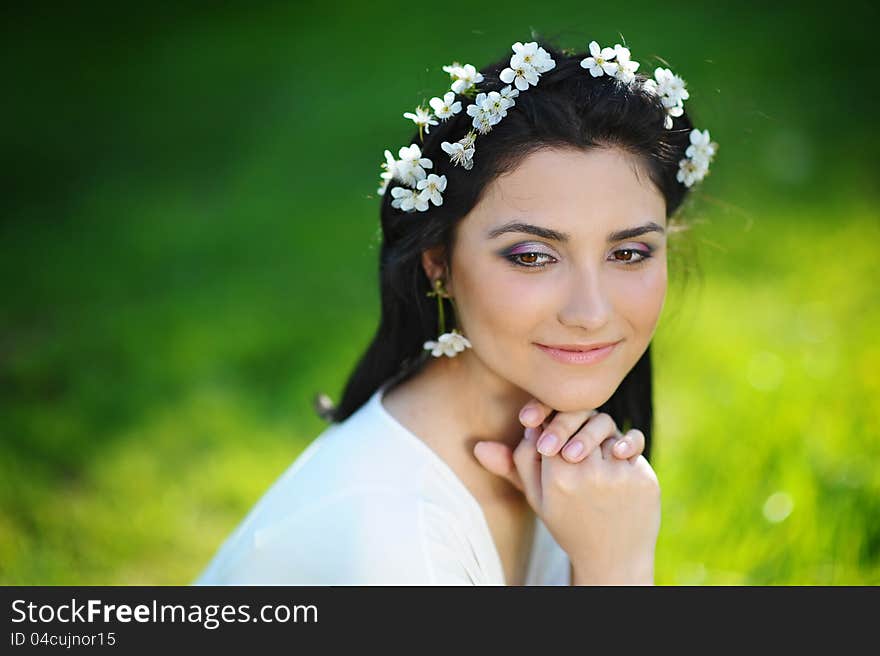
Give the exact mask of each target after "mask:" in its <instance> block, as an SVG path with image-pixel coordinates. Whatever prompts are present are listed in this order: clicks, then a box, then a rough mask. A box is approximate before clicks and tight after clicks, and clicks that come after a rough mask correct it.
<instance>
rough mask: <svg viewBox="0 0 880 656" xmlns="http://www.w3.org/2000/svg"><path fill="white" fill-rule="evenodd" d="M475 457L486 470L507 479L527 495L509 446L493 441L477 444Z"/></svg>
mask: <svg viewBox="0 0 880 656" xmlns="http://www.w3.org/2000/svg"><path fill="white" fill-rule="evenodd" d="M474 457H475V458H476V459H477V462H479V463H480V464H481V465H483V467H484V468H485V469H487V470H489V471H490V472H492V473H493V474H497V475H498V476H500V477H501V478H504V479H506V480H507V481H508V482H510V483H511V484H512V485H513V486H514V487H516V488H517V489H518V490H519V491H520V492H522V493H523V494H525V486H524V485H523V481H522V478H520V475H519V472H518V471H517V469H516V465H515V464H514V462H513V449H511V448H510V447H509V446H507V445H506V444H503V443H502V442H493V441H491V440H489V441H484V442H477V443H476V444H475V445H474Z"/></svg>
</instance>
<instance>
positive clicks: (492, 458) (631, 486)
mask: <svg viewBox="0 0 880 656" xmlns="http://www.w3.org/2000/svg"><path fill="white" fill-rule="evenodd" d="M528 409H537V410H538V414H537V415H532V416H528V415H527V412H526V411H527V410H528ZM551 411H552V410H550V409H549V408H547V407H546V406H542V404H540V403H538V402H537V401H532V402H530V403H529V404H528V405H527V406H526V407H525V408H524V409H523V412H522V413H521V415H520V417H521V421H522V422H523V424H525V425H526V429H525V431H524V436H523V439H522V440H521V441H520V443H519V444H518V446H517V447H516V448H515V449H513V450H512V451H511V449H510V447H508V446H507V445H505V444H502V443H499V442H479V443H478V444H477V445H476V446H475V447H474V455H475V456H476V458H477V460H478V461H479V462H480V463H481V464H482V465H483V466H484V467H485V468H486V469H488V470H489V471H491V472H493V473H495V474H497V475H499V476H502V477H504V478H506V479H507V480H508V481H510V482H511V483H512V484H513V485H514V486H516V487H517V488H518V489H519V490H520V491H522V492H523V494H524V495H525V497H526V499H527V500H528V502H529V505H530V506H531V507H532V509H533V510H534V511H535V513H536V514H538V516H539V517H541V519H542V520H543V522H544V524H545V525H546V526H547V529H548V530H549V531H550V533H551V534H552V535H553V537H554V539H555V540H556V541H557V543H558V544H559V546H560V547H562V549H564V550H565V552H566V553H567V554H568V556H569V559H570V561H571V563H572V568H573V571H574V577H573V582H574V583H576V584H577V583H578V582H580V583H590V582H591V583H596V584H602V583H612V584H613V583H624V584H625V583H646V582H648V583H652V582H653V568H654V547H655V545H656V541H657V535H658V533H659V529H660V486H659V483H658V481H657V476H656V474H655V473H654V470H653V469H652V468H651V466H650V465H649V464H648V461H647V460H645V458H643V457H642V455H641V452H642V450H643V449H644V434H643V433H642V432H641V431H640V430H638V429H636V428H634V429H632V430H630V431H628V432H627V434H626V435H621V433H620V431H619V430H618V429H617V425H616V424H615V423H614V420H613V419H612V418H611V417H610V415H608V414H606V413H599V412H597V411H595V410H585V411H582V412H567V413H556V416H555V417H553V419H552V420H551V421H549V422H546V421H544V419H545V418H546V417H547V416H548V414H549V413H550V412H551ZM542 429H543V430H542ZM548 433H550V434H554V435H556V436H557V437H558V438H559V439H557V441H556V444H555V445H550V448H545V446H546V444H547V440H543V441H540V442H537V441H536V440H537V439H538V438H539V437H546V435H547V434H548ZM574 443H580V444H581V445H582V449H581V452H580V453H579V454H577V455H574V456H569V455H568V454H569V449H570V448H571V447H570V445H571V444H574ZM618 444H622V445H624V446H621V447H618V446H616V445H618ZM563 445H564V446H563ZM538 448H540V449H541V451H544V452H547V453H549V454H550V455H545V454H544V453H542V452H539V451H538ZM560 449H561V451H562V455H561V456H560V457H557V455H556V454H558V453H559V452H560ZM621 450H622V451H623V452H622V453H621V452H620V451H621Z"/></svg>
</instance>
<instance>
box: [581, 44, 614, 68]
mask: <svg viewBox="0 0 880 656" xmlns="http://www.w3.org/2000/svg"><path fill="white" fill-rule="evenodd" d="M590 55H592V56H591V57H587V58H585V59H582V60H581V68H586V69H587V70H589V71H590V75H592V76H593V77H600V76H601V75H604V74H606V73H607V74H608V75H614V73H616V72H617V64H615V63H613V62H612V61H611V60H612V59H614V58H615V57H616V56H617V53H616V52H614V49H612V48H600V47H599V44H598V43H597V42H595V41H590Z"/></svg>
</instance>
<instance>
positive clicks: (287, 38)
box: [0, 3, 880, 584]
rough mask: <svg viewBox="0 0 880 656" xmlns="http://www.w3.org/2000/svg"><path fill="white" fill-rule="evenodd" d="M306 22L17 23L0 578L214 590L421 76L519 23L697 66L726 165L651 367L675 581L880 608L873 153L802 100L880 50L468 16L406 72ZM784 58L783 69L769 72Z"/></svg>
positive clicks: (807, 37)
mask: <svg viewBox="0 0 880 656" xmlns="http://www.w3.org/2000/svg"><path fill="white" fill-rule="evenodd" d="M249 7H250V6H249ZM180 11H183V10H180ZM297 11H299V10H298V9H296V8H293V9H291V8H290V7H282V6H273V7H267V8H262V9H260V10H258V11H253V12H251V11H248V12H243V11H242V12H234V11H231V12H230V13H227V14H219V13H218V14H212V15H211V17H210V18H209V17H207V16H189V15H180V16H177V17H173V16H170V15H169V16H168V17H167V18H166V19H165V20H164V22H163V21H162V20H161V17H157V15H153V14H151V15H150V16H149V17H146V16H145V17H141V19H139V20H142V24H141V23H139V22H138V21H137V20H136V21H134V23H137V25H135V24H132V25H130V26H128V27H129V28H130V29H129V31H124V30H118V31H107V32H106V34H105V32H104V31H102V30H100V29H99V28H100V24H99V23H95V24H94V25H91V26H90V27H86V26H85V24H84V25H83V30H80V31H77V30H68V29H67V22H68V18H69V17H67V18H65V17H64V16H60V15H58V16H55V17H54V18H53V19H51V20H54V21H55V22H48V23H47V22H46V20H47V19H45V18H44V17H29V18H28V17H26V18H23V19H21V21H20V22H22V23H23V24H24V25H26V26H28V25H29V26H30V28H31V30H45V34H46V39H42V40H40V39H33V38H31V36H30V35H31V32H29V31H28V30H27V29H24V28H23V27H21V26H20V25H19V23H18V22H12V23H10V24H11V25H14V26H16V31H15V33H14V34H10V35H7V36H8V37H9V38H8V39H7V42H8V43H10V47H11V48H14V49H15V50H16V51H17V52H18V53H19V54H20V55H21V56H20V57H19V58H18V61H21V62H26V65H24V64H23V65H22V66H21V67H20V68H18V69H16V70H14V71H11V70H10V71H8V72H7V73H8V77H9V79H10V84H11V85H12V86H13V88H15V89H16V90H17V93H16V94H15V97H16V100H17V102H16V103H10V104H8V105H7V106H6V107H4V110H3V111H4V112H6V113H7V116H5V120H4V121H2V122H0V125H2V126H3V128H2V129H3V130H4V133H3V137H4V144H5V146H6V147H5V148H4V149H2V153H3V157H4V158H6V160H7V161H6V162H5V163H6V166H5V167H4V168H5V170H6V171H7V172H8V173H7V180H8V181H10V182H11V183H12V184H11V185H10V186H9V187H10V188H9V193H7V194H5V195H4V203H5V205H4V210H3V213H2V220H0V247H2V256H0V276H2V278H3V280H4V281H5V284H4V302H3V303H2V304H0V583H2V584H128V583H139V584H177V583H187V582H189V581H191V580H192V579H193V578H194V577H195V576H196V575H197V574H198V573H199V571H200V570H201V568H202V567H203V566H204V565H205V564H206V563H207V561H208V559H209V558H210V557H211V555H213V553H214V551H215V550H216V548H217V547H218V546H219V544H220V542H221V540H222V539H223V538H224V537H225V536H226V535H228V533H229V532H230V531H231V530H232V529H233V528H234V526H235V525H236V524H237V523H238V521H240V520H241V518H242V517H243V516H244V514H245V513H246V512H247V510H248V509H249V508H250V507H251V506H252V504H253V503H254V502H255V501H256V500H257V498H258V497H259V496H260V495H261V494H262V493H263V491H265V489H266V488H267V487H268V486H269V485H270V484H271V483H272V481H273V480H274V479H275V478H276V477H277V476H278V475H279V474H280V473H281V472H282V471H283V469H284V468H285V467H286V466H287V465H288V464H289V463H290V462H291V461H292V460H293V459H294V458H295V457H296V456H297V455H298V454H299V453H300V452H301V450H302V449H303V448H304V447H305V446H306V445H307V444H308V443H309V442H310V441H311V440H312V439H314V437H316V436H317V435H318V433H319V432H320V431H321V430H323V427H324V424H323V423H322V422H321V421H320V420H318V419H317V418H316V417H315V416H313V413H312V411H311V407H310V401H311V397H312V394H313V393H314V392H316V391H327V392H329V393H330V394H331V395H332V396H334V397H337V396H338V392H339V390H340V388H341V386H342V384H343V382H344V381H345V378H346V376H347V374H348V373H349V371H350V369H351V367H352V366H353V365H354V363H355V361H356V359H357V357H358V356H359V355H360V353H361V351H362V349H363V347H364V346H365V345H366V343H367V342H368V341H369V339H370V337H371V336H372V333H373V330H374V328H375V322H376V319H377V312H378V308H377V288H376V269H377V263H376V260H377V249H376V231H377V227H378V226H377V212H376V199H375V198H373V197H371V196H373V195H374V191H375V187H376V185H377V182H378V172H379V162H380V161H382V158H381V153H382V150H383V149H384V148H389V147H393V146H394V145H395V144H398V145H402V144H403V142H404V140H405V139H406V138H408V137H409V136H410V134H411V131H410V130H409V129H408V128H407V127H406V122H405V120H404V119H403V118H402V117H401V116H400V114H402V112H403V111H407V110H410V109H411V107H410V104H413V106H414V103H415V102H418V100H419V99H420V96H421V95H422V94H421V93H418V94H417V93H416V91H417V90H420V89H422V88H424V89H426V90H428V91H427V93H430V94H431V95H433V94H434V93H436V92H437V91H439V88H442V86H443V85H444V84H445V80H444V79H443V76H442V74H441V75H439V76H437V75H435V73H432V72H425V71H424V68H425V67H426V66H428V65H433V66H435V68H436V69H437V70H439V67H440V66H441V65H443V64H446V63H449V61H451V60H452V59H453V58H456V57H458V58H460V59H463V60H470V59H472V60H474V61H475V62H479V61H484V60H486V59H487V58H488V57H490V56H497V55H498V54H499V52H501V51H503V50H504V49H506V47H507V44H508V43H509V42H511V41H513V40H524V39H527V37H528V27H529V26H530V25H535V26H536V27H540V28H543V29H545V30H546V31H547V32H550V33H552V32H554V31H555V29H556V28H559V29H568V30H569V34H570V35H573V36H571V38H569V39H568V40H567V41H564V42H563V45H578V43H579V41H580V40H581V39H580V37H581V36H584V37H587V36H589V37H590V38H592V36H594V35H595V36H596V37H597V38H599V39H600V40H602V41H611V40H613V39H615V36H616V33H617V30H618V29H624V28H626V29H624V31H625V33H626V36H627V39H628V41H629V43H630V46H631V47H632V48H633V52H634V58H635V53H636V52H640V51H642V48H640V47H639V45H638V44H639V43H642V44H643V49H644V50H645V51H647V52H649V53H653V52H654V51H657V52H659V53H663V54H664V56H666V57H667V58H668V59H669V60H670V62H671V63H673V64H675V65H676V66H674V69H675V68H676V67H678V68H680V69H681V71H682V73H683V75H684V77H685V78H686V79H687V80H688V82H689V85H690V88H691V89H692V96H693V103H694V106H695V107H699V109H700V112H699V116H700V118H701V121H702V122H703V125H705V126H706V127H710V128H711V130H712V135H713V138H714V139H716V140H717V141H719V143H720V144H721V148H720V150H719V155H718V160H717V162H716V164H715V165H713V172H712V175H711V176H710V177H709V178H708V179H707V181H706V182H705V183H704V187H705V188H701V189H700V190H699V194H700V196H701V197H702V201H700V202H696V203H694V204H693V205H692V206H691V207H690V208H689V214H688V216H689V218H690V220H691V221H692V222H693V223H694V226H695V227H694V230H693V234H692V241H691V242H690V243H691V244H692V245H693V246H695V247H696V250H694V251H693V252H691V251H689V250H687V249H682V250H681V251H677V252H676V257H675V258H674V259H673V260H672V261H671V264H670V271H671V273H672V276H673V278H674V279H679V278H681V276H682V275H683V273H684V271H685V269H687V270H694V271H700V272H701V273H700V274H699V275H694V276H691V277H690V280H689V283H688V285H687V287H686V288H684V289H681V287H680V286H679V285H677V284H676V283H675V280H673V283H672V285H671V287H670V296H669V299H668V301H667V305H666V308H665V311H664V316H663V320H662V321H661V325H660V327H659V328H658V331H657V335H656V338H655V371H656V374H655V389H656V393H655V403H656V417H657V427H656V441H655V444H654V466H655V468H656V469H657V473H658V476H659V478H660V481H661V485H662V488H663V512H664V514H663V522H662V526H661V532H660V541H659V544H658V551H657V582H658V583H660V584H677V583H699V584H727V583H749V584H785V583H790V584H878V583H880V523H878V518H880V474H878V469H877V467H876V466H875V463H876V462H877V461H878V457H880V439H878V436H880V417H878V414H880V404H878V403H877V402H876V399H877V398H880V375H878V370H880V348H878V346H877V343H876V337H875V333H876V327H877V325H878V323H880V321H878V319H880V316H878V313H880V309H878V308H880V304H878V302H877V301H878V294H877V293H876V265H875V264H874V258H873V253H874V245H875V244H876V243H877V240H878V238H880V221H878V213H877V211H876V209H875V207H876V186H875V183H874V182H873V181H874V180H876V179H877V176H876V173H877V171H876V159H875V157H874V156H873V154H872V153H874V152H876V145H877V136H876V134H877V133H876V130H874V129H873V124H872V122H871V121H870V120H869V119H868V118H867V114H863V110H865V108H866V107H867V101H866V100H865V98H864V97H863V95H862V94H861V93H860V92H859V87H858V86H857V85H848V84H840V85H836V86H835V88H834V93H827V94H826V93H819V92H817V91H816V90H815V89H811V88H809V86H808V85H805V84H803V83H802V82H803V78H802V77H801V74H800V73H798V72H797V71H800V70H802V67H803V66H804V65H807V66H809V67H812V68H810V71H811V74H813V75H815V76H822V75H831V74H833V75H843V74H844V73H843V72H841V71H840V70H839V67H838V66H837V64H835V62H834V61H833V60H832V59H827V60H826V59H824V58H818V59H816V58H815V57H814V56H813V55H814V53H815V48H816V47H818V46H817V44H823V43H824V44H827V43H831V42H833V40H834V39H835V38H838V37H839V36H840V35H843V34H845V35H846V36H847V43H848V50H847V52H848V56H849V59H848V62H849V64H848V68H847V71H846V72H845V73H846V75H848V76H850V78H851V79H852V80H856V79H858V78H859V77H860V76H861V75H862V74H863V73H864V72H865V71H866V70H867V69H866V68H865V67H866V66H867V64H866V63H865V62H867V61H869V60H870V58H869V57H867V56H866V55H863V54H860V53H861V52H862V50H860V48H862V49H863V50H864V49H865V46H864V45H863V44H862V43H861V41H860V40H859V38H858V37H859V35H860V34H864V31H865V29H866V28H865V26H866V25H868V24H870V22H869V21H866V20H862V18H863V17H860V15H859V13H858V12H839V13H838V17H837V19H838V20H840V21H844V20H846V21H848V23H847V24H844V23H842V22H841V23H840V24H837V25H834V24H830V23H828V21H827V20H826V18H825V17H824V16H823V15H820V14H816V15H811V14H809V13H808V12H807V13H805V12H803V11H800V10H799V11H798V14H797V15H798V16H799V17H800V19H799V21H797V22H795V23H792V22H791V21H790V14H789V13H787V12H786V11H783V10H782V9H776V10H769V9H765V8H761V9H760V12H759V14H755V16H756V18H755V20H751V19H749V18H748V16H750V15H751V14H750V13H749V12H745V11H744V10H740V11H739V13H736V12H734V13H725V12H729V11H731V10H726V9H721V8H719V7H714V8H713V7H704V6H703V5H698V4H694V5H693V7H692V8H691V9H688V10H680V12H681V13H678V14H673V15H672V18H673V19H674V20H672V19H669V18H668V17H669V16H670V15H669V14H664V13H663V12H661V11H660V6H659V5H656V4H651V3H643V6H641V7H640V10H639V11H635V10H634V9H633V8H632V7H631V6H629V5H628V6H627V9H626V12H618V11H617V10H614V9H613V8H608V7H605V8H601V9H597V8H594V7H587V6H584V5H582V4H580V3H571V5H570V7H568V8H567V9H564V8H562V7H560V9H559V12H558V14H556V13H554V14H553V15H552V16H543V17H541V16H539V17H533V16H530V15H528V13H526V15H520V14H518V13H517V12H515V11H507V12H502V13H501V14H498V12H497V8H494V7H493V8H492V10H491V11H489V9H488V8H486V9H483V8H475V9H474V12H475V13H474V15H473V16H472V17H471V18H472V19H473V23H474V26H475V27H474V29H475V30H478V31H480V30H482V32H481V33H477V32H467V34H466V35H464V36H462V37H461V38H452V37H447V38H442V37H441V35H443V34H447V35H448V34H452V33H453V32H452V30H453V28H454V27H455V26H457V25H458V21H459V16H458V15H457V14H456V15H453V14H450V16H448V17H443V18H439V19H438V20H440V21H448V24H442V25H438V26H437V29H436V30H432V31H431V34H430V35H426V36H425V38H424V40H423V43H422V44H421V46H420V49H419V56H418V57H415V58H413V59H407V58H405V57H403V58H402V57H401V53H403V52H404V51H406V52H409V50H408V49H407V42H406V40H405V39H403V38H402V37H401V36H400V32H399V30H400V29H402V27H403V23H401V25H399V26H398V25H397V24H396V22H395V20H396V19H395V16H396V15H397V14H396V13H395V10H393V9H388V10H387V11H385V12H382V13H381V15H379V14H377V15H373V14H364V13H363V11H366V10H364V9H356V8H353V9H352V10H351V11H349V12H347V13H346V12H342V13H334V14H333V15H330V14H327V15H319V14H318V13H317V11H318V10H317V9H315V10H314V13H311V14H309V15H300V14H298V13H297ZM597 11H598V12H599V13H598V14H597V13H596V12H597ZM663 11H666V10H665V9H664V10H663ZM756 11H757V10H756ZM771 11H772V13H769V12H771ZM352 12H362V13H361V14H360V15H357V16H355V15H353V13H352ZM401 16H403V14H401ZM664 16H667V18H666V19H664ZM685 17H686V18H687V20H684V18H685ZM758 17H759V18H760V20H758ZM401 20H403V19H401ZM388 21H390V23H389V22H388ZM658 21H659V22H662V24H663V26H664V29H663V30H662V32H663V35H662V38H661V36H660V34H659V32H658V30H657V29H656V26H657V25H658V24H660V23H658ZM571 25H579V26H583V27H577V28H571ZM718 25H722V26H724V27H723V30H722V31H719V30H718V29H717V26H718ZM37 26H38V27H37ZM370 26H373V29H372V30H371V29H369V27H370ZM593 26H596V31H593V29H594V28H593ZM89 30H92V31H94V32H95V33H96V34H97V32H99V31H100V33H101V37H102V38H101V39H98V38H90V37H89V34H90V32H89ZM596 32H598V34H597V33H596ZM768 34H774V35H776V37H777V38H778V39H780V40H781V41H783V42H784V43H781V44H780V46H779V47H778V48H777V49H776V50H775V51H774V53H775V54H774V57H775V59H774V66H775V67H776V69H777V70H780V71H783V72H786V73H787V74H784V75H779V76H770V75H767V74H765V73H766V70H765V69H764V68H762V65H763V64H762V62H763V61H764V59H763V58H764V57H765V56H766V55H765V53H764V51H763V50H762V47H761V44H763V43H764V41H765V40H766V39H767V36H768ZM512 35H513V36H512ZM520 35H522V36H520ZM105 36H106V38H105ZM49 37H51V38H49ZM575 37H577V38H575ZM345 44H352V45H351V46H346V45H345ZM451 45H455V46H456V48H453V49H452V50H450V47H451ZM584 45H585V43H584V44H582V47H583V46H584ZM74 46H75V47H74ZM499 48H500V51H499ZM453 51H454V52H453ZM695 52H696V53H698V54H696V55H695V54H694V53H695ZM71 53H74V54H71ZM314 53H318V54H317V55H315V56H314V57H313V56H312V55H313V54H314ZM451 53H452V54H451ZM798 58H802V59H798ZM303 61H308V62H309V64H308V65H303ZM59 62H63V63H61V64H60V63H59ZM352 62H355V63H354V64H352ZM860 67H861V68H860ZM863 69H864V70H863ZM388 71H391V73H388ZM327 81H329V83H327ZM379 81H381V83H382V84H381V91H382V92H381V93H380V94H377V93H376V88H377V84H378V83H379ZM417 96H419V97H417ZM59 98H62V99H64V103H62V105H63V108H64V111H60V110H59V101H58V99H59ZM844 116H845V117H846V120H845V128H846V129H839V130H833V129H829V126H834V125H843V123H840V122H841V121H843V120H844V119H843V118H842V117H844Z"/></svg>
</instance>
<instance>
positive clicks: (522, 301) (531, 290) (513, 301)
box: [469, 274, 552, 340]
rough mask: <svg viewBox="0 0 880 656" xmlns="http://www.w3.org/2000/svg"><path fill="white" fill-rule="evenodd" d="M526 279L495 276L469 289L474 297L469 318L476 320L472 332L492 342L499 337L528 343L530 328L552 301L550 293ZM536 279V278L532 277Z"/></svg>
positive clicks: (472, 297) (526, 277)
mask: <svg viewBox="0 0 880 656" xmlns="http://www.w3.org/2000/svg"><path fill="white" fill-rule="evenodd" d="M531 277H533V276H528V275H519V276H517V275H498V274H496V275H494V276H492V277H487V278H486V279H483V280H481V281H479V282H478V283H477V284H476V285H474V286H473V287H472V288H471V289H472V290H473V291H474V292H477V293H478V295H477V296H469V298H471V299H473V301H472V302H471V303H469V305H470V310H471V312H469V315H471V316H472V317H473V318H475V319H476V321H475V322H473V324H474V328H471V332H472V333H473V332H474V330H479V331H480V332H481V333H482V332H484V331H485V332H486V333H488V334H490V335H491V336H492V337H493V338H494V339H496V340H497V337H498V336H499V335H501V334H504V335H511V336H516V337H522V338H523V339H528V337H529V335H531V333H532V331H531V326H532V324H533V323H534V322H535V321H536V320H540V318H541V317H542V316H544V314H543V313H544V310H543V307H544V306H546V305H547V304H548V302H549V301H550V298H551V293H552V291H551V290H548V289H546V286H542V285H540V284H537V282H538V281H536V280H529V278H531ZM534 277H536V276H534Z"/></svg>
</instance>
